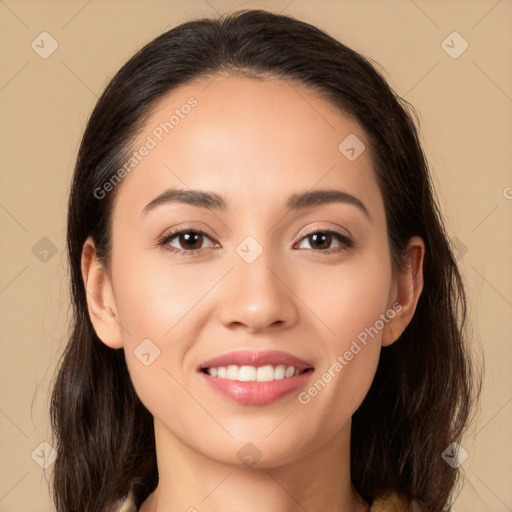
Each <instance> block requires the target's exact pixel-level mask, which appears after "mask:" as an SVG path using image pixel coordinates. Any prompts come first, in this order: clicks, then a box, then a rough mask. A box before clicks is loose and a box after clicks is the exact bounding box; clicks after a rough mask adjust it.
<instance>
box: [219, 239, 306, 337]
mask: <svg viewBox="0 0 512 512" xmlns="http://www.w3.org/2000/svg"><path fill="white" fill-rule="evenodd" d="M265 240H267V241H268V237H267V238H266V239H265ZM282 261H283V260H282V258H281V255H279V254H276V252H275V251H274V250H272V249H271V248H264V247H263V246H262V245H261V244H260V243H259V242H258V241H257V240H256V239H255V238H254V237H251V236H249V237H246V238H245V239H244V240H243V241H242V242H241V243H240V244H239V245H238V246H237V247H236V248H235V251H233V267H234V268H233V270H232V271H231V272H230V273H229V277H228V279H227V280H226V282H225V283H224V285H223V287H224V289H223V293H222V297H223V299H222V305H221V307H220V319H221V321H222V322H223V323H224V324H225V325H228V324H232V323H237V324H244V325H245V326H246V327H247V328H249V329H251V330H254V331H257V330H261V329H264V328H265V327H269V326H271V325H274V324H280V325H285V324H291V323H293V322H294V321H295V320H296V317H297V309H296V304H295V302H294V299H293V297H294V296H293V294H292V293H291V291H290V290H289V289H288V288H287V286H285V284H284V283H286V276H285V272H284V269H283V265H282V264H281V263H280V262H282Z"/></svg>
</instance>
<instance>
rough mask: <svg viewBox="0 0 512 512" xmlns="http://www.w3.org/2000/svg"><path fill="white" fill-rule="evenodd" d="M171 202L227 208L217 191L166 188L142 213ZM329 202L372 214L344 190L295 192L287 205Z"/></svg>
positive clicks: (298, 207) (295, 207) (301, 206)
mask: <svg viewBox="0 0 512 512" xmlns="http://www.w3.org/2000/svg"><path fill="white" fill-rule="evenodd" d="M169 203H182V204H188V205H191V206H199V207H201V208H208V209H213V210H221V211H225V210H226V209H227V203H226V201H225V199H224V198H223V197H222V196H220V195H219V194H216V193H215V192H205V191H202V190H193V189H188V190H182V189H175V188H171V189H168V190H165V191H164V192H162V193H161V194H159V195H158V196H156V197H155V198H154V199H153V200H152V201H151V202H149V203H148V204H147V205H146V206H145V208H144V210H143V211H142V214H146V213H148V212H149V211H151V210H153V209H155V208H156V207H157V206H161V205H163V204H169ZM329 203H345V204H349V205H353V206H355V207H357V208H359V210H361V211H362V212H363V213H364V214H365V215H366V217H368V219H370V214H369V212H368V209H367V208H366V206H365V205H364V203H363V202H362V201H361V200H360V199H358V198H357V197H355V196H353V195H351V194H349V193H348V192H344V191H342V190H311V191H307V192H302V193H298V194H293V195H291V196H290V197H289V198H288V200H287V202H286V207H287V209H288V210H289V211H298V210H303V209H306V208H310V207H312V206H318V205H323V204H329Z"/></svg>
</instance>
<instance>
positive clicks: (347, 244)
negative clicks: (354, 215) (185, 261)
mask: <svg viewBox="0 0 512 512" xmlns="http://www.w3.org/2000/svg"><path fill="white" fill-rule="evenodd" d="M190 233H194V234H198V235H203V236H206V237H207V238H210V240H211V237H210V236H209V235H208V234H207V233H205V232H204V231H202V230H201V229H195V228H194V229H192V228H185V229H181V230H179V231H175V232H173V233H170V234H168V235H165V236H163V237H162V238H160V239H159V240H158V246H159V247H163V248H164V249H165V250H167V251H170V252H172V253H174V254H177V255H179V256H198V255H199V253H201V252H202V251H204V250H206V249H208V248H203V249H176V248H175V247H172V246H170V245H169V242H170V241H171V240H173V239H174V238H176V237H177V236H179V235H183V234H190ZM319 233H322V234H324V235H330V236H335V237H336V238H337V239H338V241H339V242H340V243H341V245H340V247H338V248H335V249H327V250H321V249H319V250H315V249H308V250H310V251H314V252H319V253H322V254H336V253H341V252H343V251H347V250H349V249H351V248H352V247H353V246H354V243H353V242H352V240H351V239H350V238H348V237H347V236H345V235H343V234H342V233H339V232H338V231H332V230H329V229H317V230H315V231H311V232H309V233H306V234H305V235H304V236H303V237H302V238H301V239H300V240H299V242H301V241H302V240H304V239H306V238H308V237H310V236H312V235H316V234H319Z"/></svg>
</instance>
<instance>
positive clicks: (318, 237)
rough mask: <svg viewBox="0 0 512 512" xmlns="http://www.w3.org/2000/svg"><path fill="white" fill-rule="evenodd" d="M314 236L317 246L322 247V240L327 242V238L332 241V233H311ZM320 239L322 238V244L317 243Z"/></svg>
mask: <svg viewBox="0 0 512 512" xmlns="http://www.w3.org/2000/svg"><path fill="white" fill-rule="evenodd" d="M311 236H312V237H313V239H314V240H315V241H314V244H315V245H316V246H317V247H320V246H321V245H322V241H323V242H324V243H325V240H326V239H327V240H328V241H330V238H331V235H327V234H325V233H321V234H318V233H315V234H314V235H311ZM319 239H322V241H320V244H318V243H317V241H318V240H319ZM327 245H329V244H327Z"/></svg>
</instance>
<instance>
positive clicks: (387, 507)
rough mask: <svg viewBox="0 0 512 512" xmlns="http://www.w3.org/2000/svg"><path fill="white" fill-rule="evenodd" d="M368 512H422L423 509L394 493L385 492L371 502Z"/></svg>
mask: <svg viewBox="0 0 512 512" xmlns="http://www.w3.org/2000/svg"><path fill="white" fill-rule="evenodd" d="M370 512H423V509H422V508H421V507H420V506H419V505H418V504H417V503H416V502H414V501H412V502H409V501H408V500H406V499H405V498H404V497H403V496H402V495H400V494H398V493H396V492H394V491H386V492H385V493H384V494H381V495H379V496H378V497H377V498H375V499H374V500H373V503H372V506H371V508H370Z"/></svg>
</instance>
